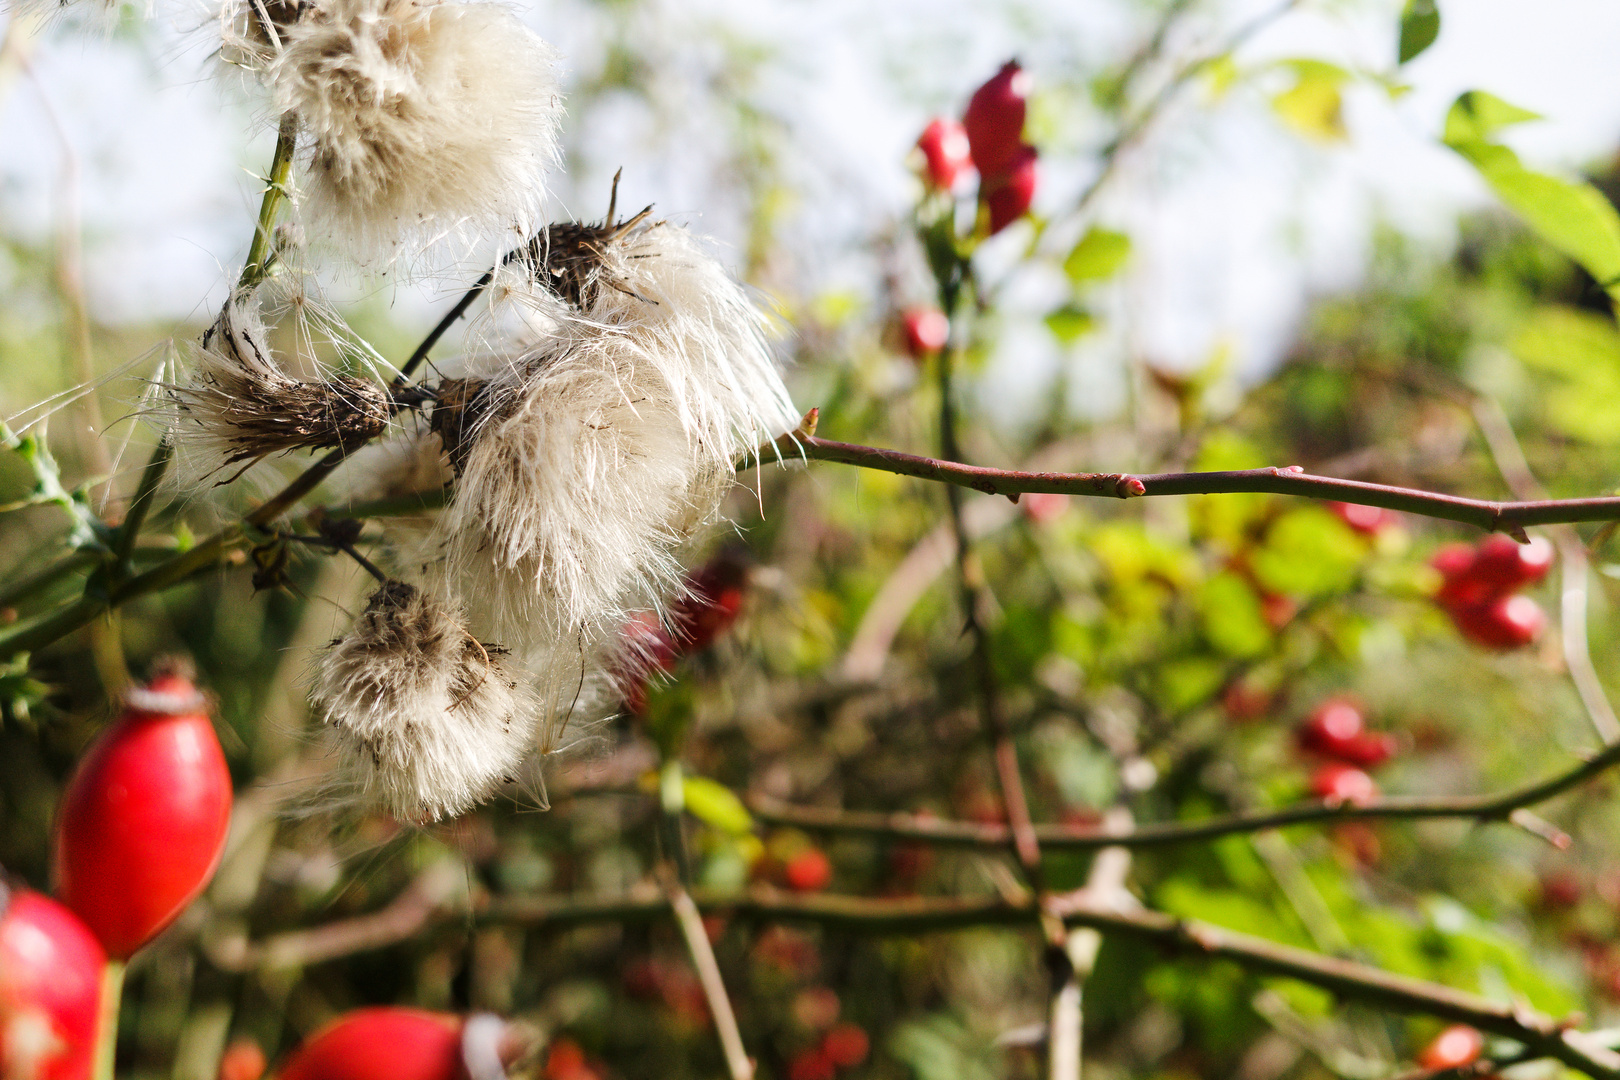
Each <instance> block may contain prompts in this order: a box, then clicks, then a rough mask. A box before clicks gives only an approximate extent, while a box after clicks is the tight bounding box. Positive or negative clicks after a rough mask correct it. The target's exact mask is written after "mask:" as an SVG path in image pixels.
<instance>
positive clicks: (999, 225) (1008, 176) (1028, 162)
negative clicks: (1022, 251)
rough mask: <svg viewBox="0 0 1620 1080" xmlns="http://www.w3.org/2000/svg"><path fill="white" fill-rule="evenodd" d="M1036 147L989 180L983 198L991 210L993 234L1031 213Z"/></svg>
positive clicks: (1036, 175)
mask: <svg viewBox="0 0 1620 1080" xmlns="http://www.w3.org/2000/svg"><path fill="white" fill-rule="evenodd" d="M1036 157H1037V154H1036V153H1035V148H1034V147H1033V146H1026V147H1024V148H1023V150H1022V151H1020V152H1019V155H1018V157H1017V159H1016V160H1015V161H1014V162H1013V163H1012V164H1011V165H1010V166H1009V167H1008V170H1007V171H1006V172H1005V173H1002V174H999V175H998V176H996V177H994V178H993V179H990V180H987V181H986V182H985V185H984V186H983V187H982V188H981V189H980V196H979V197H980V198H981V199H983V200H984V204H985V205H986V206H987V207H989V209H990V235H991V236H994V235H996V233H998V232H1000V231H1001V230H1002V229H1005V228H1006V227H1007V226H1008V225H1011V224H1012V223H1013V222H1015V221H1017V220H1018V219H1019V218H1021V217H1023V216H1024V215H1025V214H1027V213H1028V212H1029V207H1030V204H1031V203H1033V202H1034V201H1035V186H1036V182H1037V180H1038V170H1037V167H1036V164H1035V162H1036Z"/></svg>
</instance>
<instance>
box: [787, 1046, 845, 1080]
mask: <svg viewBox="0 0 1620 1080" xmlns="http://www.w3.org/2000/svg"><path fill="white" fill-rule="evenodd" d="M837 1071H838V1070H837V1067H836V1066H834V1065H833V1063H832V1061H831V1060H830V1059H829V1058H828V1057H827V1055H826V1054H823V1053H822V1052H821V1050H820V1048H816V1049H813V1050H801V1051H800V1052H799V1053H797V1054H795V1055H793V1058H792V1060H790V1061H789V1062H788V1080H833V1077H834V1076H836V1075H837Z"/></svg>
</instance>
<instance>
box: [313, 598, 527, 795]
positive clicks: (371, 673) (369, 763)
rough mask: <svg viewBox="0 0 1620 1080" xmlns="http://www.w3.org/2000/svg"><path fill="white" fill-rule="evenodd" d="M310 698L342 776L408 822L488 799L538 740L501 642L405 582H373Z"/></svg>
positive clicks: (323, 662) (321, 665)
mask: <svg viewBox="0 0 1620 1080" xmlns="http://www.w3.org/2000/svg"><path fill="white" fill-rule="evenodd" d="M313 700H314V703H315V705H316V707H317V708H318V710H319V711H320V713H321V714H322V715H323V716H324V717H325V718H326V721H327V723H328V724H329V725H330V730H331V732H332V737H333V740H334V742H335V745H336V749H337V752H338V754H339V756H340V762H339V772H340V775H341V776H342V777H343V778H344V780H343V782H342V783H346V784H347V785H348V786H350V787H352V788H354V789H356V790H357V791H358V792H359V793H361V794H362V796H363V797H364V798H365V799H366V800H367V801H368V802H372V803H375V804H377V805H380V806H382V807H383V808H385V809H387V810H388V811H389V812H390V813H392V814H394V815H395V816H397V817H400V818H403V819H406V820H410V821H436V820H438V819H439V818H442V817H449V816H454V815H456V814H460V813H462V812H464V811H466V810H468V809H470V808H472V807H473V806H476V805H477V804H479V803H481V802H483V801H484V800H486V799H488V798H489V797H490V796H491V795H492V794H493V793H494V792H495V790H496V789H497V788H498V787H499V786H500V785H501V784H502V783H504V782H505V781H507V780H508V779H510V778H511V777H513V776H514V775H515V774H516V773H517V771H518V769H519V767H520V766H521V765H522V763H523V761H524V759H525V758H526V757H527V756H528V755H529V753H530V752H531V750H532V749H533V737H534V729H535V723H536V717H537V710H536V703H535V701H534V700H533V698H532V695H531V692H530V689H529V687H528V686H527V685H526V683H525V680H523V679H521V678H517V677H514V674H513V672H512V671H511V670H509V668H508V666H507V663H506V660H505V657H504V655H503V651H502V650H500V649H499V648H497V647H494V646H490V645H486V644H483V643H481V642H479V640H478V639H477V638H476V637H474V636H473V634H472V633H470V632H469V630H468V628H467V626H466V624H465V622H464V621H463V619H462V616H461V613H460V612H458V611H456V610H454V609H452V608H450V607H448V606H447V605H446V604H444V603H443V602H441V601H440V600H438V599H436V598H434V597H432V596H430V595H429V593H428V592H426V591H424V590H422V589H418V588H416V587H415V586H412V585H408V584H406V583H404V582H399V581H390V582H387V583H385V584H384V585H383V586H382V587H381V588H380V589H378V590H377V592H376V593H375V594H374V595H373V596H372V597H371V600H370V602H369V603H368V604H367V606H366V610H365V611H364V612H363V613H362V614H361V616H360V618H359V619H358V620H357V621H356V622H355V625H354V627H353V628H352V629H351V630H350V631H349V633H348V634H346V635H345V636H344V637H343V638H341V639H340V640H338V641H337V642H335V643H333V645H332V646H331V647H330V648H329V649H327V650H326V651H325V652H324V653H323V654H322V655H321V657H320V660H319V662H318V664H317V668H316V674H315V685H314V692H313Z"/></svg>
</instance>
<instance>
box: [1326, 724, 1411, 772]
mask: <svg viewBox="0 0 1620 1080" xmlns="http://www.w3.org/2000/svg"><path fill="white" fill-rule="evenodd" d="M1400 746H1401V744H1400V740H1399V739H1397V738H1395V736H1393V735H1391V734H1389V733H1388V732H1387V731H1368V732H1365V733H1363V734H1361V735H1357V736H1356V737H1355V738H1353V739H1349V740H1346V741H1345V742H1343V743H1340V744H1339V745H1338V746H1337V747H1336V748H1335V749H1334V751H1333V756H1334V757H1336V758H1338V759H1339V760H1340V761H1343V762H1346V763H1348V764H1351V765H1355V766H1357V767H1359V768H1363V769H1371V768H1373V767H1374V766H1376V765H1382V764H1383V763H1384V762H1386V761H1388V760H1389V759H1390V758H1392V757H1394V756H1395V752H1396V751H1397V750H1399V749H1400Z"/></svg>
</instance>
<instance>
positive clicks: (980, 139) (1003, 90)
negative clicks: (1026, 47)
mask: <svg viewBox="0 0 1620 1080" xmlns="http://www.w3.org/2000/svg"><path fill="white" fill-rule="evenodd" d="M1031 82H1032V80H1031V78H1030V76H1029V73H1028V72H1026V71H1024V69H1023V68H1021V67H1019V66H1018V61H1016V60H1009V61H1007V62H1006V63H1005V64H1003V65H1002V68H1001V70H1000V71H998V72H996V74H995V75H994V76H993V77H992V78H991V79H990V81H989V82H987V83H985V84H984V85H983V86H981V87H979V88H978V89H977V90H975V91H974V92H973V97H972V99H971V100H970V101H969V102H968V107H967V111H966V112H965V113H964V114H963V115H962V127H963V128H964V129H965V130H966V132H967V140H968V147H969V149H970V152H971V153H972V155H973V161H974V164H976V165H978V167H979V175H980V176H982V177H985V178H986V179H987V180H988V179H989V178H992V177H1000V176H1005V175H1006V174H1008V173H1010V172H1012V170H1013V167H1014V166H1015V165H1017V164H1018V160H1019V157H1020V155H1021V153H1022V152H1023V150H1024V117H1025V114H1026V112H1027V111H1028V105H1027V102H1028V99H1029V91H1030V85H1031Z"/></svg>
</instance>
